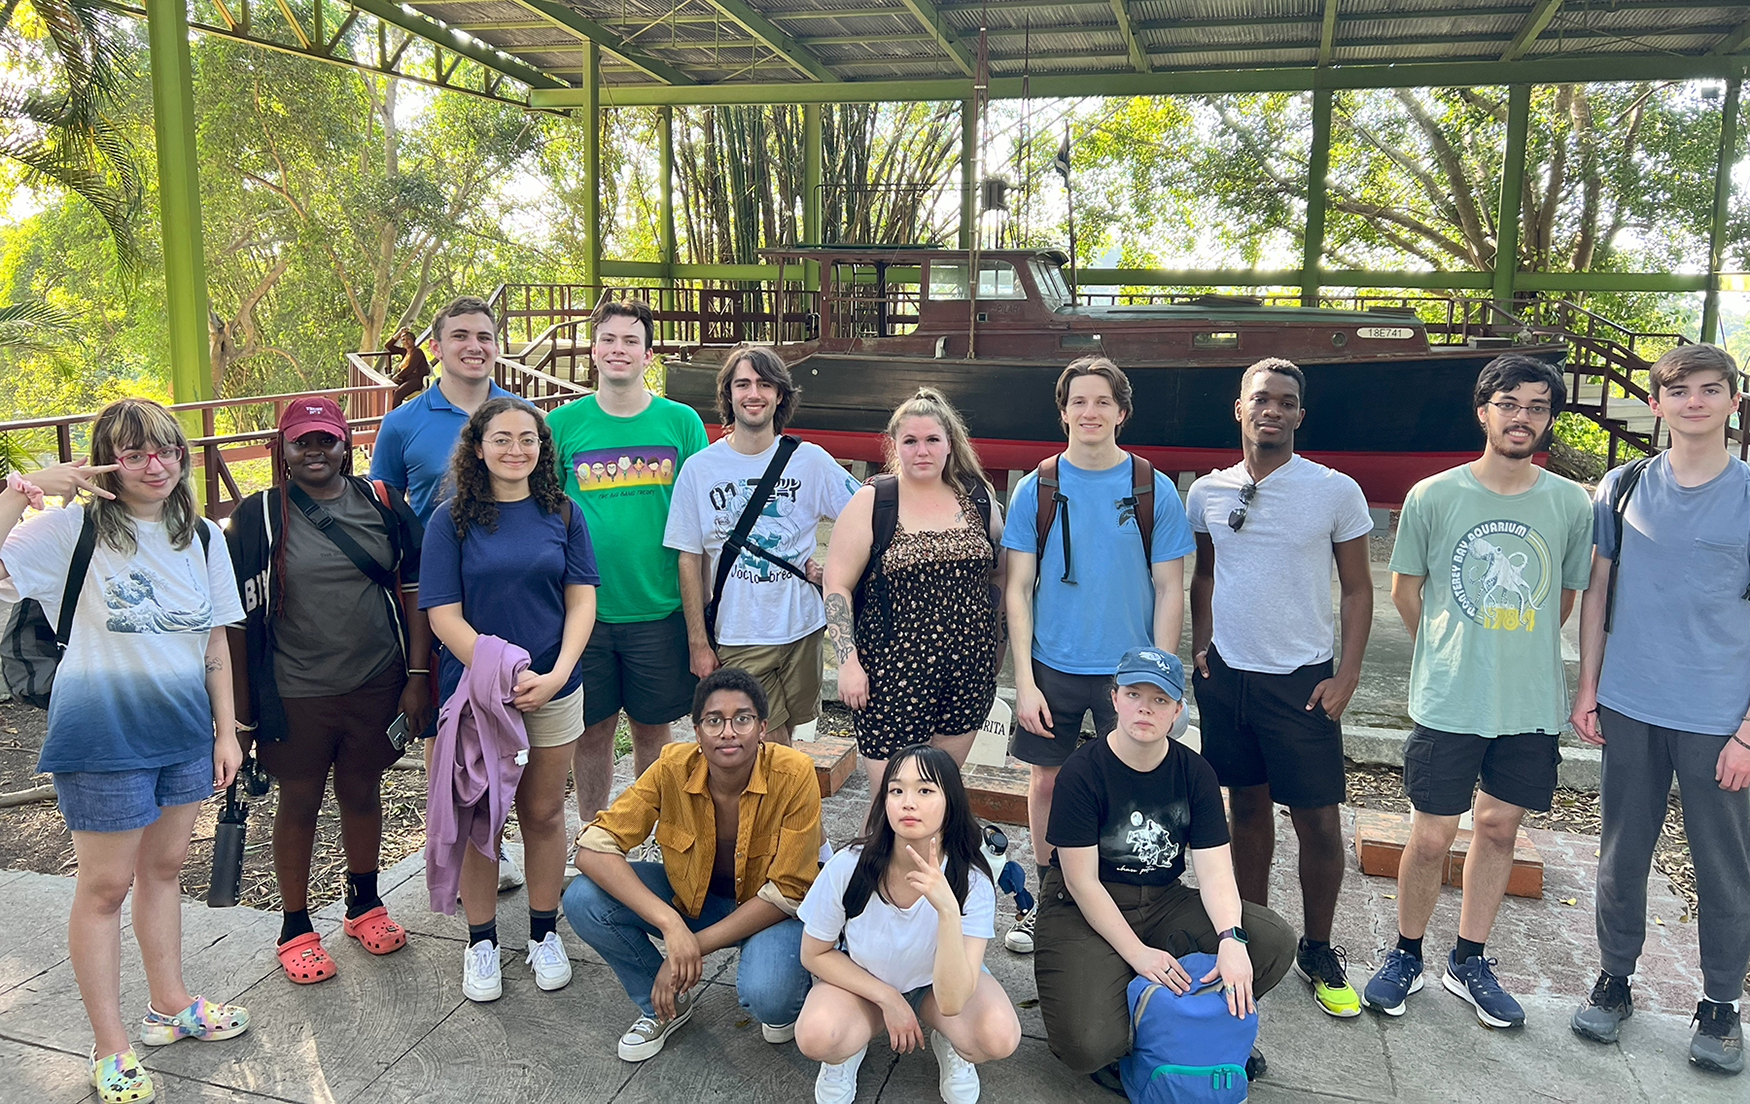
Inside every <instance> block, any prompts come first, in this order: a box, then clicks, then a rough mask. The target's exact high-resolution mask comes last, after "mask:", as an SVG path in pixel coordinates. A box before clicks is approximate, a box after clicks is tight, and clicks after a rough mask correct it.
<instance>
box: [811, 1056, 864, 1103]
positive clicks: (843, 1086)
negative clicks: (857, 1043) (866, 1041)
mask: <svg viewBox="0 0 1750 1104" xmlns="http://www.w3.org/2000/svg"><path fill="white" fill-rule="evenodd" d="M868 1053H869V1048H868V1047H867V1046H865V1047H864V1048H863V1049H862V1050H859V1051H858V1052H857V1053H855V1054H853V1055H851V1056H850V1057H849V1058H846V1059H845V1060H844V1061H842V1062H840V1063H838V1064H837V1065H832V1064H829V1063H827V1062H822V1063H821V1064H820V1073H819V1074H818V1075H817V1076H816V1077H815V1078H814V1104H851V1102H852V1101H854V1100H856V1099H857V1069H858V1067H860V1066H861V1065H862V1064H863V1055H865V1054H868Z"/></svg>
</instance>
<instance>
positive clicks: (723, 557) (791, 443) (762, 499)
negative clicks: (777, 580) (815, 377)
mask: <svg viewBox="0 0 1750 1104" xmlns="http://www.w3.org/2000/svg"><path fill="white" fill-rule="evenodd" d="M801 444H802V440H801V438H799V437H792V436H790V435H789V434H788V433H786V434H785V435H784V436H782V437H780V438H778V448H777V451H775V452H773V453H772V459H771V460H770V461H769V462H768V463H767V464H766V470H765V474H763V475H761V476H760V481H759V482H758V483H756V484H755V485H754V489H753V494H752V495H751V496H749V498H748V500H747V505H746V506H745V507H743V508H742V511H741V516H740V517H739V518H737V519H735V528H734V529H733V530H731V531H730V534H729V536H728V537H726V538H724V541H723V551H722V552H720V553H718V556H717V575H716V578H715V579H714V580H713V581H712V583H711V600H710V601H709V602H707V603H706V604H705V631H706V633H708V634H709V635H710V637H711V639H712V640H713V641H715V640H716V639H717V606H718V603H720V602H722V601H723V584H725V583H727V582H728V581H729V570H730V568H732V567H734V566H735V558H736V557H737V556H738V555H740V554H741V552H742V550H743V549H747V550H748V551H751V552H753V553H754V554H755V555H757V556H760V557H761V558H763V559H767V560H771V561H772V562H773V563H776V564H780V565H781V566H783V567H784V568H786V569H787V570H789V571H790V572H791V573H792V574H795V575H798V576H802V577H803V578H807V576H806V575H804V574H803V572H801V571H798V570H797V569H796V567H795V566H794V565H793V564H790V563H786V562H785V561H783V560H780V559H778V558H776V557H774V556H770V555H766V554H765V553H764V551H763V550H762V549H759V548H757V547H753V546H750V545H748V543H747V535H748V534H749V533H751V532H753V527H754V522H756V521H758V520H759V517H760V511H761V510H764V509H765V508H766V501H767V500H768V499H770V498H771V497H772V490H773V489H774V488H775V487H777V485H778V477H779V476H781V475H783V474H784V467H785V465H787V464H789V463H790V456H791V454H792V453H794V452H795V451H796V449H797V448H798V447H800V446H801Z"/></svg>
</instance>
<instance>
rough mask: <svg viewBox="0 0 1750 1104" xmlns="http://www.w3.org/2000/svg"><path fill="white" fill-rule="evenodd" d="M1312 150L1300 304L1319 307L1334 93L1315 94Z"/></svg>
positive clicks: (1309, 163)
mask: <svg viewBox="0 0 1750 1104" xmlns="http://www.w3.org/2000/svg"><path fill="white" fill-rule="evenodd" d="M1312 125H1313V132H1312V148H1311V149H1310V150H1309V151H1308V153H1307V159H1306V234H1305V235H1304V236H1303V238H1302V239H1301V254H1300V273H1301V276H1300V302H1301V305H1302V306H1307V307H1316V306H1318V305H1319V282H1320V281H1319V264H1320V262H1322V261H1323V260H1324V256H1325V192H1326V189H1327V185H1328V183H1329V182H1328V181H1327V179H1326V178H1327V177H1329V176H1330V172H1331V90H1330V89H1329V88H1320V89H1317V90H1315V91H1314V92H1313V110H1312Z"/></svg>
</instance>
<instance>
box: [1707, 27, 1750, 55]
mask: <svg viewBox="0 0 1750 1104" xmlns="http://www.w3.org/2000/svg"><path fill="white" fill-rule="evenodd" d="M1745 43H1750V19H1746V20H1745V21H1744V22H1743V23H1741V24H1740V25H1739V26H1738V29H1737V30H1735V31H1733V32H1732V33H1731V34H1729V35H1727V36H1726V37H1724V38H1722V39H1720V40H1719V41H1718V42H1716V43H1714V48H1713V49H1711V50H1709V51H1708V53H1710V54H1715V55H1718V56H1720V57H1724V56H1726V55H1727V54H1735V53H1737V52H1738V51H1739V50H1742V49H1743V48H1744V45H1745Z"/></svg>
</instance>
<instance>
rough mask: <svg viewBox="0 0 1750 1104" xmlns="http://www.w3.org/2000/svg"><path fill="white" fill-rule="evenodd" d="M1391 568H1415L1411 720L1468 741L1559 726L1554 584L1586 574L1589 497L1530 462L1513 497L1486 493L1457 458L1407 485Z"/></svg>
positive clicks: (1570, 583)
mask: <svg viewBox="0 0 1750 1104" xmlns="http://www.w3.org/2000/svg"><path fill="white" fill-rule="evenodd" d="M1391 569H1392V570H1393V571H1394V572H1397V573H1399V574H1401V575H1424V576H1427V579H1426V581H1425V582H1424V583H1423V584H1422V620H1421V624H1420V625H1419V626H1418V627H1417V629H1416V650H1415V653H1414V655H1413V656H1412V657H1411V659H1410V717H1411V718H1412V719H1413V720H1415V721H1416V723H1417V724H1420V725H1422V726H1424V727H1426V728H1434V729H1439V730H1441V731H1444V732H1466V733H1472V734H1474V735H1478V736H1511V735H1517V734H1519V733H1523V732H1560V731H1561V730H1562V726H1563V725H1564V724H1566V723H1567V718H1568V684H1567V679H1566V677H1565V675H1564V674H1563V671H1562V642H1561V629H1562V625H1561V617H1562V591H1563V590H1564V589H1565V590H1585V589H1586V583H1587V581H1588V580H1589V578H1590V575H1591V570H1592V529H1591V499H1590V498H1589V497H1588V496H1587V494H1586V491H1585V488H1583V487H1581V486H1580V485H1579V484H1577V483H1572V482H1569V481H1568V480H1566V479H1563V478H1562V477H1561V476H1559V475H1551V474H1550V473H1549V472H1547V471H1544V470H1542V469H1541V468H1540V469H1538V473H1537V482H1535V483H1533V484H1532V485H1531V489H1530V490H1528V491H1522V492H1521V493H1519V494H1516V495H1503V494H1496V493H1495V492H1494V491H1491V490H1489V489H1488V488H1487V487H1485V486H1483V485H1482V484H1481V483H1480V482H1478V481H1477V478H1476V476H1474V475H1472V474H1471V470H1470V465H1469V464H1462V465H1460V466H1458V467H1456V468H1452V469H1451V470H1449V471H1443V472H1441V473H1440V474H1439V475H1434V476H1429V477H1428V478H1427V479H1424V480H1422V481H1421V482H1420V483H1418V484H1416V485H1415V486H1414V487H1413V488H1411V489H1410V493H1409V495H1408V497H1406V498H1405V499H1404V508H1403V512H1402V513H1401V514H1400V515H1399V518H1398V537H1397V544H1396V545H1395V546H1394V547H1393V548H1392V555H1391Z"/></svg>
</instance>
